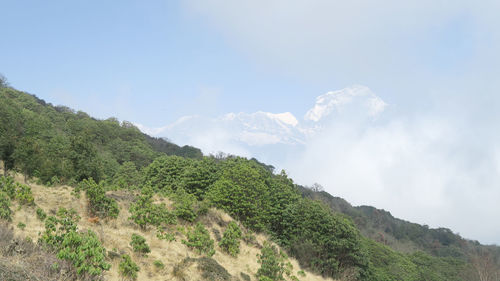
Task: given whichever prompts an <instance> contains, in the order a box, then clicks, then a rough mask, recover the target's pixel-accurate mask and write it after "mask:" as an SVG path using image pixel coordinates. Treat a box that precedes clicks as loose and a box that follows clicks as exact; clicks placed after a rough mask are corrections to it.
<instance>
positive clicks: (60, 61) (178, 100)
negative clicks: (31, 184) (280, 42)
mask: <svg viewBox="0 0 500 281" xmlns="http://www.w3.org/2000/svg"><path fill="white" fill-rule="evenodd" d="M117 3H118V2H112V1H106V2H102V1H76V2H71V4H70V3H69V2H67V1H51V2H50V3H42V2H39V1H31V2H29V1H28V2H25V1H8V2H7V3H2V7H3V9H4V11H7V12H6V13H4V16H2V18H1V19H0V22H1V24H2V25H3V26H5V27H8V28H6V29H5V33H4V35H3V39H2V41H3V42H4V43H2V46H0V51H1V57H0V58H1V65H2V70H1V71H2V73H3V74H4V75H5V76H7V78H8V79H9V81H10V82H11V84H12V85H14V86H15V87H17V88H19V89H23V90H25V91H28V92H30V93H34V94H36V95H38V96H40V97H42V98H45V99H47V100H48V101H51V102H53V103H62V104H68V105H70V106H72V107H74V108H75V109H81V110H84V111H86V112H89V113H91V114H92V115H95V116H98V117H101V118H105V117H109V116H116V117H118V118H120V119H125V120H132V121H135V122H141V123H143V124H147V125H149V126H158V125H163V124H164V123H165V122H170V121H173V120H175V119H176V118H178V117H180V116H182V115H186V114H193V113H199V111H200V110H202V111H205V112H208V113H210V114H214V113H221V112H223V111H224V110H227V109H228V108H231V109H234V110H240V111H255V110H261V109H262V110H278V111H279V110H285V109H286V110H299V109H298V108H295V109H294V108H293V107H296V102H295V101H293V100H291V99H284V98H283V94H279V93H285V92H286V93H288V94H291V95H294V96H305V97H306V98H307V97H308V96H309V98H310V97H314V96H315V95H316V93H318V92H321V91H325V90H326V88H323V89H321V88H320V87H316V89H314V90H313V91H311V90H310V89H311V86H307V85H306V84H307V83H301V82H300V81H296V80H295V79H294V77H289V76H286V75H281V74H279V73H272V72H270V71H267V69H266V67H265V66H259V65H257V64H256V63H255V62H253V60H252V59H251V58H250V57H249V56H248V55H246V54H245V53H243V52H241V51H239V50H237V49H236V48H234V47H232V46H231V45H230V44H229V43H228V42H227V39H225V38H224V37H223V36H222V35H221V32H219V31H218V30H216V29H214V28H209V26H208V25H207V24H206V22H204V21H202V20H200V19H199V18H198V17H196V16H193V15H190V14H189V11H187V10H186V9H185V8H183V7H180V4H179V3H178V2H176V1H148V2H147V4H144V2H142V1H120V2H119V3H120V4H118V5H117ZM309 84H310V83H309ZM206 96H212V98H213V99H216V101H215V100H214V101H213V102H211V104H209V105H208V106H207V105H205V104H203V101H204V100H203V98H204V97H206ZM198 100H201V101H198ZM263 100H265V103H263V102H262V101H263ZM309 100H310V99H309Z"/></svg>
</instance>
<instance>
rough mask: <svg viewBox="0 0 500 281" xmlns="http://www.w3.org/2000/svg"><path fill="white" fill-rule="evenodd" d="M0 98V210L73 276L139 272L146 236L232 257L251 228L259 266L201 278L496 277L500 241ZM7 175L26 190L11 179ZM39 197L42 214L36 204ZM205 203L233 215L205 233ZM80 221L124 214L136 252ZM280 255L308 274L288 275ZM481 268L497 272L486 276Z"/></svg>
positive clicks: (129, 130)
mask: <svg viewBox="0 0 500 281" xmlns="http://www.w3.org/2000/svg"><path fill="white" fill-rule="evenodd" d="M0 100H1V103H0V122H1V123H0V134H1V135H0V158H1V160H2V162H3V164H4V167H5V169H4V171H5V173H6V177H2V179H1V182H0V204H2V213H0V217H1V218H2V219H3V220H5V221H10V220H12V217H13V216H15V214H16V210H20V209H23V210H24V209H26V210H27V211H26V212H27V213H30V212H31V213H32V214H34V213H35V212H36V214H37V216H38V215H39V217H40V220H41V221H44V225H43V230H42V231H40V233H41V234H40V237H38V243H39V244H40V245H42V246H43V249H45V250H46V251H48V252H50V253H53V254H54V255H56V256H57V258H58V259H60V260H62V261H65V262H66V263H68V266H69V267H70V268H72V270H75V272H76V273H75V275H74V276H76V277H78V278H80V279H85V278H90V279H96V278H98V277H100V276H104V277H106V276H107V275H106V274H105V272H106V271H109V270H110V266H111V261H112V260H113V259H116V258H117V257H116V256H118V257H119V258H120V259H121V262H120V263H119V265H118V264H117V262H115V265H114V266H119V270H118V271H116V272H119V274H121V276H123V277H125V278H130V279H134V278H137V270H139V267H140V266H138V265H137V264H140V263H139V262H138V260H141V261H143V262H144V259H142V258H141V257H142V256H141V255H147V254H148V253H149V252H150V251H151V249H150V247H149V246H148V244H151V245H152V244H153V243H155V244H161V245H163V243H167V244H168V243H170V242H172V243H174V242H175V241H176V240H181V241H182V243H183V244H184V245H185V246H186V247H187V249H189V251H192V253H193V254H192V255H194V256H196V257H197V259H203V258H210V257H212V256H213V255H214V254H218V253H219V252H221V253H224V257H226V256H228V257H231V256H232V257H234V258H236V257H238V256H239V255H243V254H244V253H242V252H240V241H245V243H247V244H248V245H251V244H252V243H254V242H255V238H252V237H254V236H255V235H256V234H259V235H265V236H266V237H268V238H269V239H268V240H270V241H268V240H266V241H265V242H262V241H261V242H262V243H260V244H259V243H257V242H255V243H257V244H258V245H259V246H258V247H259V248H260V253H259V254H257V256H255V255H254V256H253V259H254V260H255V263H258V264H259V266H260V267H259V268H258V269H257V270H252V269H249V270H246V273H244V274H241V275H240V276H234V275H233V276H231V275H230V274H229V275H224V274H223V277H221V276H222V275H217V274H216V275H211V277H204V278H205V279H206V280H259V281H269V280H297V279H304V280H308V279H307V278H308V277H305V276H312V273H316V274H320V275H322V276H323V277H331V278H335V279H340V280H415V281H417V280H464V281H465V280H467V281H474V280H498V277H499V275H498V247H489V248H488V247H484V246H480V245H479V244H478V243H474V242H470V241H466V240H464V239H462V238H460V237H459V236H458V235H455V234H453V233H452V232H451V231H449V230H443V229H438V230H432V229H428V228H426V227H423V226H419V225H416V224H411V223H407V222H404V221H400V220H397V219H394V218H393V217H392V216H390V214H388V213H385V212H382V211H379V210H376V209H374V208H371V207H356V208H353V207H352V206H350V204H348V203H347V202H345V201H343V200H342V199H338V198H334V197H332V196H331V195H329V194H326V193H324V192H317V191H312V190H310V189H307V188H303V187H300V186H298V185H296V184H295V183H294V182H293V180H292V179H290V178H289V177H288V176H287V174H286V173H285V172H284V171H281V172H279V173H274V171H273V168H272V166H268V165H265V164H263V163H260V162H258V161H257V160H255V159H250V160H249V159H245V158H241V157H235V156H202V154H201V152H200V151H199V150H198V149H196V148H192V147H178V146H176V145H174V144H171V143H168V142H166V141H165V140H162V139H155V138H151V137H149V136H145V135H144V134H142V133H141V132H140V131H139V130H138V129H137V128H135V127H134V126H133V125H132V124H131V123H128V122H122V123H119V122H118V121H117V120H116V119H107V120H96V119H93V118H91V117H89V116H88V115H87V114H85V113H83V112H75V111H73V110H71V109H69V108H67V107H63V106H52V105H50V104H47V103H46V102H45V101H43V100H40V99H38V98H36V97H35V96H32V95H29V94H26V93H23V92H20V91H17V90H15V89H12V88H9V87H2V88H0ZM16 172H17V173H21V174H22V175H23V176H24V178H25V182H26V183H28V185H25V184H21V183H15V181H14V180H13V178H12V176H15V175H16ZM9 175H10V176H9ZM33 182H38V183H43V184H45V185H47V186H49V185H52V186H60V185H61V184H63V183H64V184H67V185H69V186H71V190H72V191H71V194H72V195H71V196H74V198H75V199H74V200H80V198H85V199H84V202H85V204H86V207H85V208H80V209H81V210H80V212H78V210H72V209H60V210H56V209H57V208H56V206H47V204H46V201H43V200H40V199H39V198H38V199H37V198H36V196H33V192H32V191H31V188H30V186H29V184H30V183H33ZM55 188H56V187H54V190H52V189H51V188H50V187H47V188H46V193H50V192H61V191H60V190H59V189H57V190H56V189H55ZM65 194H66V195H65V196H69V195H67V193H65ZM82 196H83V197H82ZM68 201H71V200H70V199H68ZM80 201H81V200H80ZM41 202H45V204H46V205H45V208H50V209H44V208H41V207H40V206H41V205H42V203H41ZM166 202H169V203H168V204H166ZM13 204H14V205H13ZM39 205H40V206H39ZM11 206H18V208H17V209H15V208H11ZM42 207H43V206H42ZM213 208H216V209H218V210H220V211H223V212H225V213H227V214H229V215H230V216H231V217H232V218H234V219H235V220H236V221H234V222H233V224H230V222H229V221H226V222H225V223H223V224H221V225H223V226H224V229H223V231H224V233H218V234H217V233H216V232H217V231H218V230H217V231H216V230H215V228H208V229H207V227H208V222H209V221H210V217H211V215H210V214H211V213H212V214H213V212H214V209H213ZM39 209H40V211H39ZM52 209H54V210H53V211H52V212H51V211H50V210H52ZM35 210H36V211H35ZM82 212H84V213H82ZM39 213H40V214H39ZM124 214H126V215H125V217H123V216H124ZM83 216H86V217H87V218H88V220H92V221H96V222H99V221H104V222H105V224H117V221H119V220H120V218H124V220H125V221H127V220H128V221H129V224H128V225H127V224H125V223H121V224H119V225H120V227H122V226H123V227H131V228H132V229H133V230H134V232H136V233H138V234H137V235H136V236H133V237H131V242H130V243H131V244H130V245H131V247H132V248H133V251H134V252H138V254H137V255H135V256H134V255H131V254H130V253H128V252H127V251H125V249H108V248H106V247H107V245H108V244H107V243H108V242H106V241H107V240H106V239H104V238H103V237H104V236H102V235H101V236H100V234H96V233H95V232H94V231H93V230H92V229H88V228H90V226H89V224H81V223H80V224H79V220H80V218H81V217H83ZM19 223H23V224H24V222H21V221H20V222H19ZM230 225H231V226H230ZM18 227H19V228H24V227H26V228H29V226H26V225H24V227H23V226H22V225H19V224H18ZM83 227H85V228H83ZM82 229H85V231H81V230H82ZM155 234H156V235H155ZM380 235H382V236H380ZM142 236H145V237H146V238H147V239H145V238H144V237H142ZM211 237H216V239H215V240H214V239H212V238H211ZM217 237H218V238H217ZM159 241H161V243H160V242H159ZM215 241H217V243H218V246H217V247H215V246H214V244H215V243H216V242H215ZM252 241H254V242H252ZM271 242H272V243H275V244H276V245H277V246H279V248H277V247H276V246H274V244H272V243H271ZM122 246H123V245H122ZM89 247H91V250H89ZM279 249H282V250H283V251H281V250H279ZM117 252H120V254H118V253H117ZM121 252H123V253H121ZM113 253H114V255H115V256H113ZM141 253H142V254H141ZM190 253H191V252H190ZM3 254H4V255H5V253H3ZM155 255H156V252H155ZM190 255H191V254H190ZM287 256H291V257H293V258H295V259H296V260H297V261H298V263H299V264H300V266H301V268H303V269H304V270H306V271H308V272H307V273H306V272H304V271H302V270H300V271H297V270H296V269H295V271H293V270H292V269H291V267H290V264H289V263H288V262H287V260H288V257H287ZM188 257H189V256H188ZM163 258H166V257H159V259H158V260H159V262H157V264H158V267H159V268H160V267H161V263H162V262H161V259H163ZM219 260H222V258H221V257H220V258H219ZM188 261H189V260H188ZM197 261H198V262H201V260H197ZM204 261H206V260H204ZM155 262H156V261H155ZM208 263H209V266H212V267H216V266H215V265H214V263H213V262H212V261H211V260H210V261H209V262H208ZM140 265H142V266H145V265H144V264H140ZM179 266H180V265H179ZM219 266H220V265H219ZM201 267H203V266H202V265H201ZM162 270H163V269H162ZM164 270H168V272H169V274H171V276H172V278H176V279H178V280H189V279H185V277H183V276H180V275H179V276H177V275H175V272H176V269H175V267H172V268H166V269H164ZM55 272H59V271H57V270H55ZM218 272H219V273H220V272H222V270H220V271H218ZM484 272H487V274H488V275H487V276H492V277H491V278H497V279H484V277H482V276H485V275H484ZM242 273H243V272H242ZM117 274H118V273H117ZM495 274H496V275H495ZM207 276H208V275H207ZM183 278H184V279H183ZM240 278H241V279H240ZM488 278H490V277H488Z"/></svg>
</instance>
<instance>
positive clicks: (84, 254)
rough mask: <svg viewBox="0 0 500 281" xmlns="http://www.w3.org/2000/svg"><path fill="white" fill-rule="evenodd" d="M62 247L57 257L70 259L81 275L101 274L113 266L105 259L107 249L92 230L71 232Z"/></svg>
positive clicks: (65, 237) (66, 236)
mask: <svg viewBox="0 0 500 281" xmlns="http://www.w3.org/2000/svg"><path fill="white" fill-rule="evenodd" d="M60 247H61V249H60V250H59V252H58V254H57V257H58V258H60V259H64V260H68V261H70V262H71V263H72V264H73V266H74V267H75V268H76V272H77V273H78V274H79V275H83V276H99V275H101V273H102V271H103V270H109V268H110V267H111V265H109V264H108V263H106V261H105V259H106V249H105V248H104V247H103V246H102V244H101V242H100V241H99V239H98V238H97V235H96V234H95V233H94V232H93V231H91V230H88V231H87V232H86V233H78V232H76V231H71V232H69V233H68V234H66V235H65V236H64V239H63V241H62V243H61V246H60Z"/></svg>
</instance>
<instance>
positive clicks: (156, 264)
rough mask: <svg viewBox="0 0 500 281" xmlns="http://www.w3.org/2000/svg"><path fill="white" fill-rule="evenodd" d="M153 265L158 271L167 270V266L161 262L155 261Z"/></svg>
mask: <svg viewBox="0 0 500 281" xmlns="http://www.w3.org/2000/svg"><path fill="white" fill-rule="evenodd" d="M153 264H154V266H155V267H156V269H164V268H165V265H164V264H163V263H162V262H161V260H155V261H154V262H153Z"/></svg>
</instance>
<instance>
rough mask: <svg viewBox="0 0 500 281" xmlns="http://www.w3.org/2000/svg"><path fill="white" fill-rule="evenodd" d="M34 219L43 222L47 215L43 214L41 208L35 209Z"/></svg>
mask: <svg viewBox="0 0 500 281" xmlns="http://www.w3.org/2000/svg"><path fill="white" fill-rule="evenodd" d="M36 217H37V218H38V219H39V220H41V221H44V220H45V219H46V218H47V213H45V211H44V210H43V209H42V208H36Z"/></svg>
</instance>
